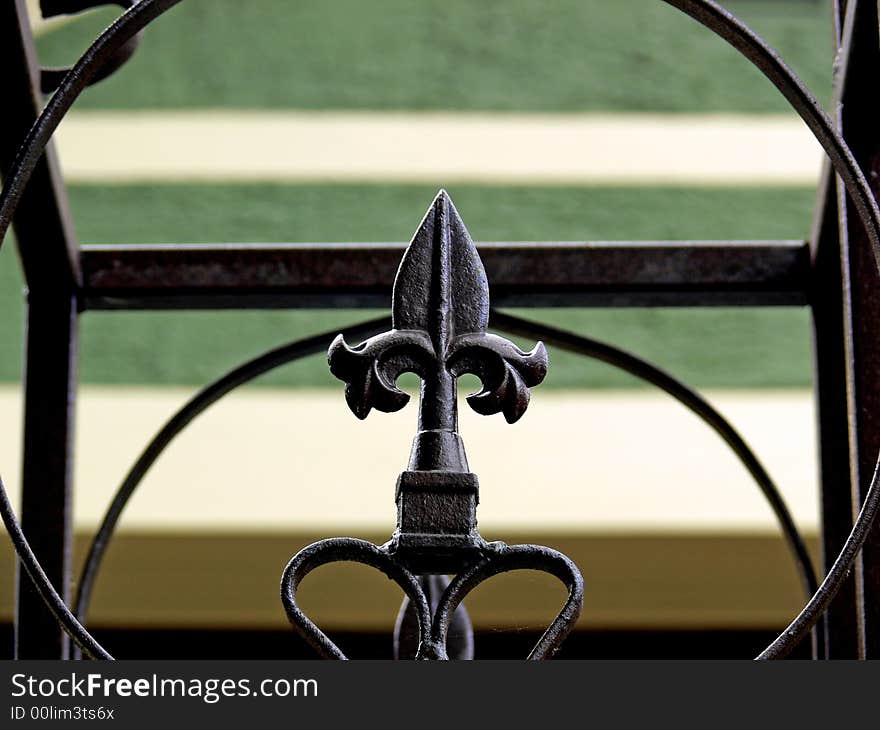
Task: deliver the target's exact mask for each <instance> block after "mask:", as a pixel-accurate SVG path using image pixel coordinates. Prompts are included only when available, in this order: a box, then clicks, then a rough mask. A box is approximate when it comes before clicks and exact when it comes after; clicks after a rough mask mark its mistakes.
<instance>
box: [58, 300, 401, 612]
mask: <svg viewBox="0 0 880 730" xmlns="http://www.w3.org/2000/svg"><path fill="white" fill-rule="evenodd" d="M390 322H391V320H390V319H389V318H388V317H379V318H377V319H371V320H368V321H366V322H362V323H360V324H356V325H352V326H350V327H346V328H345V330H344V331H345V333H346V335H348V336H350V337H368V336H370V335H372V334H375V333H377V332H381V331H383V330H385V329H387V328H388V326H389V324H390ZM336 334H337V331H336V330H333V331H332V332H324V333H322V334H318V335H313V336H312V337H307V338H305V339H301V340H296V341H295V342H290V343H288V344H286V345H282V346H281V347H277V348H275V349H273V350H269V351H268V352H264V353H263V354H262V355H259V356H258V357H255V358H253V359H252V360H248V361H247V362H245V363H243V364H242V365H239V366H238V367H237V368H234V369H233V370H230V371H229V372H228V373H226V374H225V375H223V376H222V377H220V378H218V379H217V380H215V381H214V382H213V383H210V384H209V385H207V386H206V387H205V388H203V389H202V390H200V391H199V392H198V393H196V395H194V396H193V397H192V398H191V399H190V400H189V401H187V402H186V403H185V404H184V405H183V406H181V408H180V409H179V410H178V411H177V412H176V413H175V414H174V415H173V416H172V417H171V418H170V419H169V420H168V421H166V423H165V424H164V425H163V426H162V428H160V429H159V431H158V432H157V433H156V435H155V436H153V438H152V439H151V440H150V442H149V443H148V444H147V447H146V448H145V449H144V450H143V452H142V453H141V455H140V456H139V457H138V458H137V461H135V463H134V464H133V465H132V467H131V469H130V470H129V472H128V474H126V476H125V479H124V480H123V482H122V484H120V485H119V488H118V489H117V490H116V493H115V494H114V495H113V499H112V501H111V502H110V506H109V507H108V508H107V511H106V512H105V513H104V517H103V518H102V520H101V524H100V526H99V527H98V530H97V532H96V533H95V536H94V537H93V538H92V542H91V544H90V545H89V549H88V552H87V553H86V559H85V562H84V563H83V567H82V571H81V573H80V576H79V580H78V581H77V592H76V598H75V600H74V613H75V614H76V617H77V619H79V621H81V622H83V623H85V621H86V617H87V615H88V610H89V603H90V601H91V597H92V590H93V589H94V587H95V581H96V580H97V577H98V573H99V571H100V569H101V563H102V561H103V559H104V554H105V553H106V551H107V548H108V547H109V544H110V540H111V538H112V537H113V533H114V531H115V530H116V525H117V524H118V522H119V519H120V518H121V517H122V512H123V510H124V509H125V507H126V505H127V504H128V502H129V500H130V499H131V498H132V496H133V495H134V492H135V490H136V489H137V487H138V485H139V484H140V483H141V481H143V478H144V477H145V476H146V474H147V472H148V471H149V470H150V468H151V467H152V466H153V464H154V463H155V462H156V459H158V458H159V456H161V455H162V453H163V452H164V451H165V449H166V448H168V446H169V445H170V444H171V442H172V441H173V440H174V439H175V438H176V437H177V435H178V434H179V433H180V432H181V431H183V429H185V428H186V427H187V426H188V425H189V424H190V423H192V422H193V420H195V419H196V418H197V417H198V416H199V415H200V414H202V413H203V412H204V411H206V410H207V409H208V408H209V407H210V406H212V405H213V404H214V403H216V402H217V401H218V400H220V399H221V398H222V397H223V396H225V395H226V394H228V393H230V392H231V391H233V390H235V389H236V388H238V387H240V386H242V385H244V384H246V383H249V382H251V381H252V380H254V379H255V378H257V377H259V376H261V375H264V374H266V373H268V372H270V371H271V370H274V369H276V368H278V367H281V366H282V365H285V364H288V363H291V362H294V361H296V360H299V359H301V358H303V357H308V356H309V355H315V354H317V353H319V352H324V351H325V350H326V349H327V346H328V344H329V343H330V342H331V340H332V339H333V337H334V336H336Z"/></svg>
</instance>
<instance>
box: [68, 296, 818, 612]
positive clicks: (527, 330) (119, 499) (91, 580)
mask: <svg viewBox="0 0 880 730" xmlns="http://www.w3.org/2000/svg"><path fill="white" fill-rule="evenodd" d="M492 325H493V326H494V327H497V328H498V329H502V330H505V331H507V332H511V333H513V334H521V335H523V336H528V337H536V338H542V339H545V340H546V341H547V342H549V343H550V344H552V345H556V346H558V347H561V348H563V349H569V350H572V351H574V352H577V353H578V354H580V355H583V356H586V357H592V358H594V359H598V360H601V361H603V362H606V363H608V364H610V365H612V366H614V367H617V368H620V369H622V370H625V371H626V372H629V373H631V374H633V375H635V376H636V377H639V378H641V379H643V380H646V381H647V382H649V383H652V384H654V385H656V386H658V387H660V388H662V389H663V390H665V391H666V392H667V393H670V394H671V395H672V396H673V397H675V398H677V399H678V400H679V401H680V402H681V403H683V404H684V405H685V407H687V408H689V409H690V410H692V411H694V412H695V413H696V414H697V415H698V416H699V417H701V418H702V419H703V420H705V421H706V422H707V423H708V424H709V425H710V426H711V427H712V428H713V429H714V430H715V431H716V432H718V433H719V434H720V435H721V436H722V438H723V439H724V441H725V443H727V444H728V445H729V446H730V447H731V449H732V450H733V451H734V453H735V454H736V455H737V457H739V458H740V460H741V461H742V462H743V464H744V465H745V467H746V468H747V469H748V470H749V472H750V473H751V474H752V476H753V477H754V478H755V480H756V482H757V483H758V485H759V487H760V488H761V490H762V492H763V493H764V495H765V497H766V498H767V500H768V501H769V502H770V504H771V506H772V507H773V511H774V514H775V515H776V517H777V519H778V520H779V524H780V528H781V530H782V531H783V533H784V535H785V537H786V539H787V541H788V543H789V545H790V546H791V548H792V551H793V553H794V557H795V560H796V562H797V566H798V568H799V571H800V573H801V577H802V580H803V582H804V588H805V590H806V592H807V595H808V596H809V595H812V594H813V593H814V592H815V585H816V578H815V574H814V572H813V567H812V564H811V562H810V558H809V554H808V553H807V552H806V548H805V547H804V543H803V539H802V538H801V536H800V534H799V532H798V530H797V527H796V525H795V524H794V521H793V519H792V518H791V514H790V512H789V510H788V507H787V506H786V504H785V501H784V499H783V497H782V495H781V494H780V492H779V490H778V489H777V487H776V485H775V484H774V482H773V480H772V479H771V477H770V476H769V474H767V472H766V471H765V470H764V468H763V466H762V465H761V463H760V462H759V461H758V458H757V456H756V455H755V454H754V452H753V451H752V450H751V449H750V447H749V446H748V444H747V443H746V442H745V441H744V440H743V439H742V437H741V436H740V435H739V434H738V433H737V432H736V430H735V429H734V427H733V426H732V425H731V424H730V423H729V422H728V421H727V420H726V419H725V418H724V416H722V415H721V414H720V413H719V412H718V411H716V410H715V409H714V408H713V407H712V406H711V405H710V404H709V403H707V402H706V401H704V400H703V399H702V398H701V397H700V396H699V394H697V393H695V392H694V391H692V390H690V389H689V388H688V387H687V386H686V385H685V384H683V383H682V382H680V381H678V380H676V379H675V378H674V377H673V376H671V375H669V374H667V373H664V372H663V371H662V370H660V369H659V368H656V367H655V366H653V365H651V364H650V363H648V362H646V361H644V360H641V359H640V358H637V357H636V356H635V355H632V354H629V353H627V352H625V351H623V350H621V349H619V348H616V347H613V346H612V345H608V344H605V343H602V342H599V341H596V340H591V339H588V338H585V337H580V336H578V335H574V334H571V333H566V332H562V331H560V330H555V329H553V328H552V327H548V326H546V325H541V324H534V323H531V322H528V321H526V320H522V319H519V318H517V317H513V316H512V315H507V314H503V313H501V312H498V311H496V310H493V311H492ZM388 327H390V319H388V318H387V317H385V318H380V319H375V320H370V321H368V322H364V323H362V324H359V325H354V326H352V327H349V328H347V329H345V330H343V336H345V337H348V338H351V339H355V338H359V337H363V336H369V335H371V334H374V333H376V332H382V331H385V330H387V329H388ZM336 332H337V331H336V330H333V331H332V332H325V333H323V334H319V335H315V336H313V337H310V338H307V339H305V340H298V341H296V342H292V343H289V344H286V345H283V346H281V347H278V348H275V349H274V350H270V351H269V352H266V353H263V354H262V355H259V356H258V357H256V358H254V359H252V360H249V361H247V362H245V363H243V364H242V365H240V366H238V367H237V368H235V369H234V370H231V371H230V372H228V373H227V374H226V375H224V376H222V377H221V378H219V379H218V380H216V381H214V382H213V383H211V384H209V385H208V386H206V387H205V388H204V389H202V390H201V391H200V392H199V393H197V394H196V395H195V396H193V398H191V399H190V400H189V401H188V402H187V403H186V404H184V405H183V406H182V407H181V408H180V409H179V410H178V411H177V412H176V413H175V414H174V415H173V416H172V417H171V418H170V419H169V420H168V421H167V422H166V423H165V425H164V426H162V428H161V429H160V430H159V431H158V432H157V433H156V435H155V436H154V437H153V439H152V440H151V441H150V443H149V444H148V445H147V447H146V448H145V449H144V451H143V452H142V453H141V455H140V457H138V460H137V461H136V462H135V463H134V465H133V466H132V468H131V469H130V470H129V472H128V474H127V475H126V477H125V480H124V481H123V482H122V484H121V485H120V486H119V488H118V489H117V491H116V493H115V495H114V497H113V500H112V501H111V503H110V506H109V507H108V509H107V511H106V513H105V515H104V518H103V519H102V521H101V525H100V527H99V529H98V531H97V532H96V534H95V536H94V537H93V539H92V542H91V545H90V546H89V550H88V554H87V557H86V560H85V562H84V564H83V568H82V572H81V574H80V579H79V581H78V584H79V587H78V592H77V596H76V600H75V604H74V605H75V614H76V617H77V618H78V619H79V620H80V621H81V622H84V621H85V619H86V616H87V613H88V607H89V602H90V599H91V595H92V591H93V588H94V584H95V581H96V580H97V576H98V572H99V570H100V566H101V562H102V560H103V557H104V555H105V553H106V550H107V548H108V547H109V542H110V539H111V537H112V535H113V532H114V530H115V528H116V525H117V524H118V522H119V519H120V518H121V515H122V512H123V510H124V509H125V506H126V505H127V503H128V501H129V500H130V499H131V497H132V496H133V494H134V492H135V490H136V488H137V487H138V486H139V484H140V483H141V481H142V480H143V478H144V476H146V474H147V472H148V471H149V469H150V467H151V466H152V465H153V464H154V463H155V461H156V460H157V459H158V458H159V456H160V455H161V454H162V453H163V452H164V450H165V449H166V448H167V447H168V446H169V445H170V443H171V442H172V441H173V439H174V438H175V437H176V436H177V434H179V433H180V432H181V431H182V430H183V429H184V428H185V427H186V426H188V425H189V424H190V423H192V421H194V420H195V419H196V417H198V416H199V415H200V414H201V413H203V412H204V411H206V410H207V409H208V408H209V407H210V406H211V405H213V404H214V403H216V402H217V401H218V400H219V399H220V398H221V397H223V396H224V395H226V394H227V393H229V392H231V391H232V390H234V389H235V388H238V387H239V386H241V385H244V384H245V383H247V382H250V381H251V380H253V379H254V378H256V377H257V376H259V375H262V374H265V373H266V372H268V371H269V370H272V369H274V368H277V367H280V366H281V365H284V364H286V363H289V362H291V361H293V360H296V359H298V358H300V357H305V356H307V355H310V354H315V353H317V352H321V351H323V350H324V349H326V345H327V342H328V341H329V340H331V339H332V338H333V336H334V334H336Z"/></svg>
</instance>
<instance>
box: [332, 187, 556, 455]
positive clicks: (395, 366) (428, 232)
mask: <svg viewBox="0 0 880 730" xmlns="http://www.w3.org/2000/svg"><path fill="white" fill-rule="evenodd" d="M392 310H393V318H392V323H393V329H392V330H391V331H390V332H385V333H383V334H381V335H377V336H376V337H373V338H371V339H369V340H367V341H366V342H364V343H362V344H360V345H358V346H356V347H349V346H348V345H347V344H346V343H345V342H344V340H343V339H342V337H341V336H340V337H337V338H336V340H334V342H333V344H332V345H331V346H330V351H329V362H330V370H331V372H332V373H333V374H334V375H335V376H336V377H338V378H339V379H341V380H344V381H345V382H346V389H345V396H346V400H347V402H348V405H349V407H350V408H351V410H352V411H353V412H354V414H355V415H356V416H357V417H358V418H366V417H367V415H368V414H369V412H370V410H371V409H372V408H376V409H377V410H380V411H385V412H391V411H397V410H399V409H401V408H403V407H404V406H405V405H406V403H407V402H408V400H409V396H408V395H407V394H406V393H404V392H403V391H402V390H400V389H399V388H398V387H397V385H396V381H397V378H398V377H399V376H400V375H401V374H402V373H404V372H414V373H416V374H417V375H418V376H419V377H420V378H421V381H422V387H421V410H420V414H419V432H420V434H431V435H430V436H424V437H422V439H421V440H422V441H425V442H428V441H431V442H432V445H433V446H434V447H435V448H433V449H431V451H432V452H433V453H434V456H436V457H437V460H436V461H435V462H434V463H430V461H429V462H425V461H423V460H422V459H419V458H415V457H418V456H420V455H421V454H418V453H416V452H417V451H419V449H418V448H414V450H413V456H414V461H412V462H411V464H410V468H411V469H422V470H425V469H427V470H444V471H456V470H458V471H466V470H467V462H466V461H465V460H464V453H463V450H462V449H461V447H460V440H459V439H458V438H457V436H456V437H455V438H452V437H450V436H449V435H448V434H457V431H458V414H457V405H456V386H455V381H456V379H457V378H458V377H460V376H461V375H464V374H465V373H472V374H474V375H477V376H478V377H479V378H480V379H481V381H482V383H483V388H482V390H481V391H480V392H478V393H473V394H471V395H469V396H468V398H467V401H468V403H469V404H470V406H471V408H473V409H474V410H475V411H477V412H478V413H481V414H484V415H491V414H493V413H499V412H500V413H504V416H505V418H506V419H507V421H508V422H510V423H513V422H514V421H516V420H518V419H519V418H520V416H522V414H523V413H524V412H525V410H526V407H527V406H528V404H529V388H530V387H532V386H535V385H538V384H539V383H540V382H541V381H542V380H543V379H544V376H545V374H546V373H547V351H546V349H545V348H544V345H543V344H541V343H538V344H537V346H536V347H535V348H534V349H533V350H532V351H531V352H523V351H522V350H520V349H519V348H518V347H516V346H515V345H514V344H513V343H511V342H510V341H508V340H506V339H504V338H502V337H498V336H496V335H492V334H487V333H486V328H487V327H488V324H489V286H488V283H487V281H486V272H485V270H484V269H483V263H482V261H480V257H479V254H478V253H477V249H476V247H475V246H474V243H473V241H472V240H471V237H470V234H469V233H468V231H467V229H466V228H465V226H464V223H463V222H462V220H461V217H460V216H459V214H458V211H457V210H456V209H455V206H454V205H453V204H452V201H451V200H450V199H449V195H448V194H447V193H446V191H445V190H441V191H440V192H439V193H438V194H437V197H436V198H435V199H434V202H433V203H432V204H431V207H430V208H429V209H428V212H427V213H426V214H425V217H424V218H423V219H422V222H421V224H420V225H419V228H418V230H417V231H416V233H415V235H414V236H413V239H412V242H411V243H410V245H409V248H407V250H406V252H405V253H404V255H403V260H402V261H401V264H400V268H399V270H398V272H397V277H396V279H395V281H394V293H393V305H392ZM417 441H418V439H417ZM425 445H426V446H427V445H428V444H427V443H426V444H425ZM417 446H418V443H417ZM459 452H460V453H459Z"/></svg>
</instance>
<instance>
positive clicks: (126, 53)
mask: <svg viewBox="0 0 880 730" xmlns="http://www.w3.org/2000/svg"><path fill="white" fill-rule="evenodd" d="M136 2H138V0H40V12H41V13H42V15H43V17H44V18H54V17H56V16H58V15H73V14H76V13H81V12H83V11H85V10H91V9H92V8H98V7H101V6H102V5H117V6H119V7H120V8H123V9H124V10H128V9H129V8H131V7H132V6H133V5H134V4H135V3H136ZM140 41H141V33H140V32H138V33H136V34H135V35H134V36H132V37H131V39H129V40H128V41H127V42H126V43H123V44H122V45H121V46H120V47H119V49H118V50H116V51H115V52H114V53H113V54H112V55H111V56H110V58H109V59H108V60H107V62H106V63H105V64H104V65H103V66H101V68H99V69H98V70H97V71H96V72H95V74H94V75H93V76H92V78H91V79H89V81H88V82H87V84H86V85H87V86H93V85H94V84H97V83H98V82H99V81H102V80H104V79H106V78H107V77H108V76H112V75H113V74H114V73H116V71H118V70H119V69H120V68H122V66H124V65H125V64H126V62H127V61H128V60H129V59H130V58H131V57H132V56H133V55H134V53H135V51H136V50H137V49H138V46H139V45H140ZM68 73H70V67H61V68H55V67H47V66H43V67H42V68H41V69H40V90H41V91H42V92H43V93H44V94H51V93H52V92H53V91H55V89H57V88H58V87H59V86H60V85H61V82H62V81H63V80H64V77H65V76H67V74H68Z"/></svg>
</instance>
